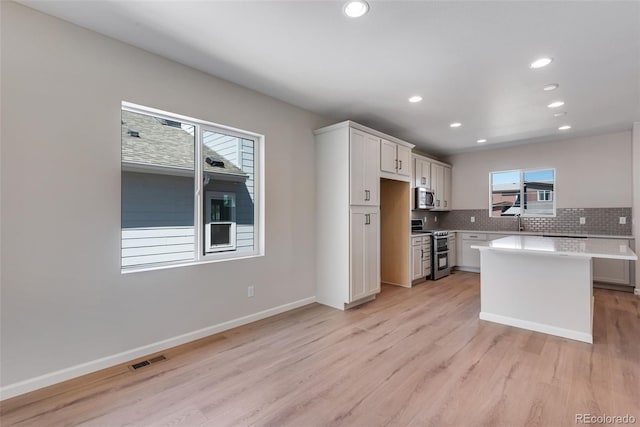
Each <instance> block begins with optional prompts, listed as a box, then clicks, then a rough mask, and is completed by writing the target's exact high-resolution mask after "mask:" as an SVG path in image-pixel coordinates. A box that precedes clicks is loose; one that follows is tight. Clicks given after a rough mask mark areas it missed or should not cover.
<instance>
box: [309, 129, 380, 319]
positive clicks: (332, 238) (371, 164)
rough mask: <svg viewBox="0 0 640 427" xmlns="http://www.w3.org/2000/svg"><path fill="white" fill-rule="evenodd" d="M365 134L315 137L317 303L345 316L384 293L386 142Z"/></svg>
mask: <svg viewBox="0 0 640 427" xmlns="http://www.w3.org/2000/svg"><path fill="white" fill-rule="evenodd" d="M362 128H364V127H362V126H359V125H357V124H356V123H353V122H343V123H338V124H336V125H333V126H328V127H325V128H322V129H318V130H317V131H315V132H314V133H315V136H316V211H317V219H316V236H317V247H316V260H317V263H316V266H317V267H316V268H317V270H316V280H317V293H316V298H317V301H318V302H319V303H321V304H326V305H329V306H331V307H335V308H338V309H341V310H344V309H345V308H349V307H351V306H354V305H357V304H360V303H362V302H366V301H369V300H371V299H374V298H375V295H376V294H377V293H379V292H380V199H379V195H380V138H379V137H377V136H374V135H372V134H370V133H367V132H366V131H365V130H363V129H362Z"/></svg>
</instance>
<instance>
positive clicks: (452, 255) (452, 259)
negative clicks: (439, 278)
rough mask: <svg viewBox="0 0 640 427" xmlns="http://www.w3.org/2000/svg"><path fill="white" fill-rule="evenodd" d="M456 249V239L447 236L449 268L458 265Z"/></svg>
mask: <svg viewBox="0 0 640 427" xmlns="http://www.w3.org/2000/svg"><path fill="white" fill-rule="evenodd" d="M457 252H458V251H457V248H456V238H455V237H452V236H451V235H449V267H455V266H456V265H458V253H457Z"/></svg>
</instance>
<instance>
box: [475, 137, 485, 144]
mask: <svg viewBox="0 0 640 427" xmlns="http://www.w3.org/2000/svg"><path fill="white" fill-rule="evenodd" d="M476 142H477V143H478V144H483V143H485V142H487V140H486V139H484V138H483V139H479V140H477V141H476Z"/></svg>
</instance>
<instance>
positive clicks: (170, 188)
mask: <svg viewBox="0 0 640 427" xmlns="http://www.w3.org/2000/svg"><path fill="white" fill-rule="evenodd" d="M252 174H253V172H252V173H251V177H253V175H252ZM193 188H194V181H193V178H190V177H179V176H172V175H159V174H151V173H140V172H123V173H122V266H123V267H131V266H139V265H149V264H153V263H160V262H169V261H184V260H191V259H193V258H194V251H195V239H194V227H193V221H194V211H193V206H194V203H193V194H194V191H193ZM206 191H224V192H234V193H235V195H236V251H238V252H250V251H252V250H253V249H254V248H253V246H254V239H253V231H254V226H253V223H254V209H253V186H252V187H251V189H249V187H247V186H246V185H245V183H244V182H233V181H215V180H212V181H210V182H209V184H208V185H207V186H206V187H205V193H206Z"/></svg>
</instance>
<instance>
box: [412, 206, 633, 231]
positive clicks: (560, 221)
mask: <svg viewBox="0 0 640 427" xmlns="http://www.w3.org/2000/svg"><path fill="white" fill-rule="evenodd" d="M424 217H426V218H427V221H426V223H425V228H428V229H430V228H443V229H449V230H486V231H518V222H517V219H516V218H515V217H502V218H500V217H498V218H490V217H489V210H488V209H458V210H453V211H449V212H428V211H413V212H412V218H414V219H418V218H422V219H424ZM471 217H475V222H471ZM620 217H625V218H626V224H620ZM580 218H584V219H585V223H584V225H581V224H580ZM522 224H523V225H524V230H525V231H531V232H536V233H567V234H605V235H613V236H630V235H631V208H562V209H560V208H559V209H557V210H556V216H555V217H522Z"/></svg>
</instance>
